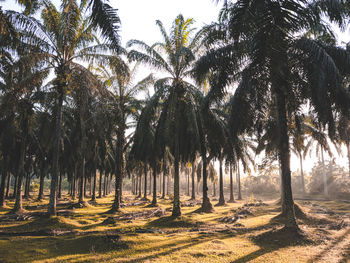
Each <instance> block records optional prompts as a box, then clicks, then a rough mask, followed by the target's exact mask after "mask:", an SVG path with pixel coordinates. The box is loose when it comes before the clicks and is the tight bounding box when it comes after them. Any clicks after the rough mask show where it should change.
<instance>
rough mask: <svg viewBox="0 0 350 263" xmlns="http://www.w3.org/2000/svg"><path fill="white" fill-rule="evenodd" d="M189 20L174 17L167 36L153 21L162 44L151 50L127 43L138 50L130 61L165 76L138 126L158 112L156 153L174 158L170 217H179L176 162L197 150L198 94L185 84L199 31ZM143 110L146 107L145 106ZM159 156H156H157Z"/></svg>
mask: <svg viewBox="0 0 350 263" xmlns="http://www.w3.org/2000/svg"><path fill="white" fill-rule="evenodd" d="M193 23H194V21H193V19H184V17H183V16H182V15H178V16H177V17H176V19H175V21H174V22H173V25H172V28H171V30H170V34H168V33H167V32H166V30H165V28H164V27H163V24H162V22H160V21H157V22H156V24H157V25H158V27H159V29H160V32H161V34H162V37H163V42H158V43H155V44H153V45H152V46H149V45H147V44H146V43H144V42H142V41H139V40H131V41H130V42H129V43H128V45H129V46H133V47H135V46H136V47H138V48H139V49H140V51H139V50H132V51H130V52H129V58H130V59H131V60H135V61H139V62H142V63H145V64H148V65H150V66H152V67H154V68H157V69H159V70H161V71H163V72H165V73H166V74H167V75H168V76H167V77H164V78H162V79H159V80H158V81H156V83H155V89H156V91H155V94H154V95H153V96H152V98H151V99H150V101H149V104H148V105H149V106H148V108H149V110H148V115H146V114H144V119H140V121H139V124H140V125H142V124H145V125H146V124H148V123H149V122H150V120H151V119H153V115H154V114H156V113H157V111H156V110H155V109H156V108H161V110H160V114H159V119H158V121H157V127H156V131H155V144H156V145H157V146H158V147H159V150H158V152H159V153H161V152H163V151H164V149H165V147H166V146H168V147H169V149H170V152H171V154H172V155H173V156H174V169H175V174H174V202H173V211H172V215H173V216H179V215H181V210H180V192H179V185H180V182H179V180H180V177H179V167H180V162H187V161H190V157H192V156H194V154H195V151H196V150H197V149H198V145H199V143H198V140H197V139H196V138H198V137H199V135H198V126H197V115H196V112H197V111H198V109H197V105H198V102H197V100H198V96H199V95H198V90H197V88H196V87H194V86H193V85H192V84H190V83H189V82H187V81H186V77H188V76H189V73H190V70H191V67H192V65H193V62H194V60H195V56H196V54H198V52H199V51H200V47H201V39H202V35H203V34H202V31H198V32H197V33H195V34H194V28H193V27H192V26H193ZM146 107H147V106H146ZM159 156H160V155H159Z"/></svg>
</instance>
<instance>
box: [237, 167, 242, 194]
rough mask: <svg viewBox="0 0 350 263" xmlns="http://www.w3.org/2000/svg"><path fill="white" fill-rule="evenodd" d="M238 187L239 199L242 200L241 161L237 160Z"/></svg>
mask: <svg viewBox="0 0 350 263" xmlns="http://www.w3.org/2000/svg"><path fill="white" fill-rule="evenodd" d="M236 177H237V188H238V195H237V200H242V191H241V171H240V169H239V162H237V174H236Z"/></svg>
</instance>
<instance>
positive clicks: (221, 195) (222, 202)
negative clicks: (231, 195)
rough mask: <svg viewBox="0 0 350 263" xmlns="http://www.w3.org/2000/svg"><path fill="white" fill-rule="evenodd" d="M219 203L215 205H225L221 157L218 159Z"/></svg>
mask: <svg viewBox="0 0 350 263" xmlns="http://www.w3.org/2000/svg"><path fill="white" fill-rule="evenodd" d="M219 165H220V167H219V203H217V206H222V205H225V196H224V175H223V172H222V158H220V159H219Z"/></svg>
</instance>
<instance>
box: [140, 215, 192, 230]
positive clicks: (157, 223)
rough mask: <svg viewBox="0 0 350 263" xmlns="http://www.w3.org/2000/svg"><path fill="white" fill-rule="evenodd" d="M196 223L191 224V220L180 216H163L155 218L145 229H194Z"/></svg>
mask: <svg viewBox="0 0 350 263" xmlns="http://www.w3.org/2000/svg"><path fill="white" fill-rule="evenodd" d="M197 225H198V222H193V220H192V219H191V218H188V217H185V216H180V217H173V216H164V217H160V218H157V219H155V220H153V221H151V222H148V223H147V224H146V226H147V227H159V228H181V227H186V228H188V227H195V226H197Z"/></svg>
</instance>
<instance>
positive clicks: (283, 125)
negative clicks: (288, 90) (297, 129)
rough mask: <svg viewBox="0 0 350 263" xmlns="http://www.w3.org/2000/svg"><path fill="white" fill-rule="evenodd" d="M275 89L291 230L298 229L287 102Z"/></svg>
mask: <svg viewBox="0 0 350 263" xmlns="http://www.w3.org/2000/svg"><path fill="white" fill-rule="evenodd" d="M277 87H278V88H275V91H276V93H277V94H276V95H277V109H278V131H279V136H280V138H279V147H278V155H279V159H280V163H281V170H282V178H281V179H282V186H283V200H284V207H285V208H284V211H282V215H283V216H284V217H285V227H287V228H290V229H298V226H297V223H296V220H295V214H294V201H293V194H292V185H291V172H290V149H289V138H288V128H287V113H286V101H285V95H284V93H283V91H282V90H280V87H279V86H277Z"/></svg>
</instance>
